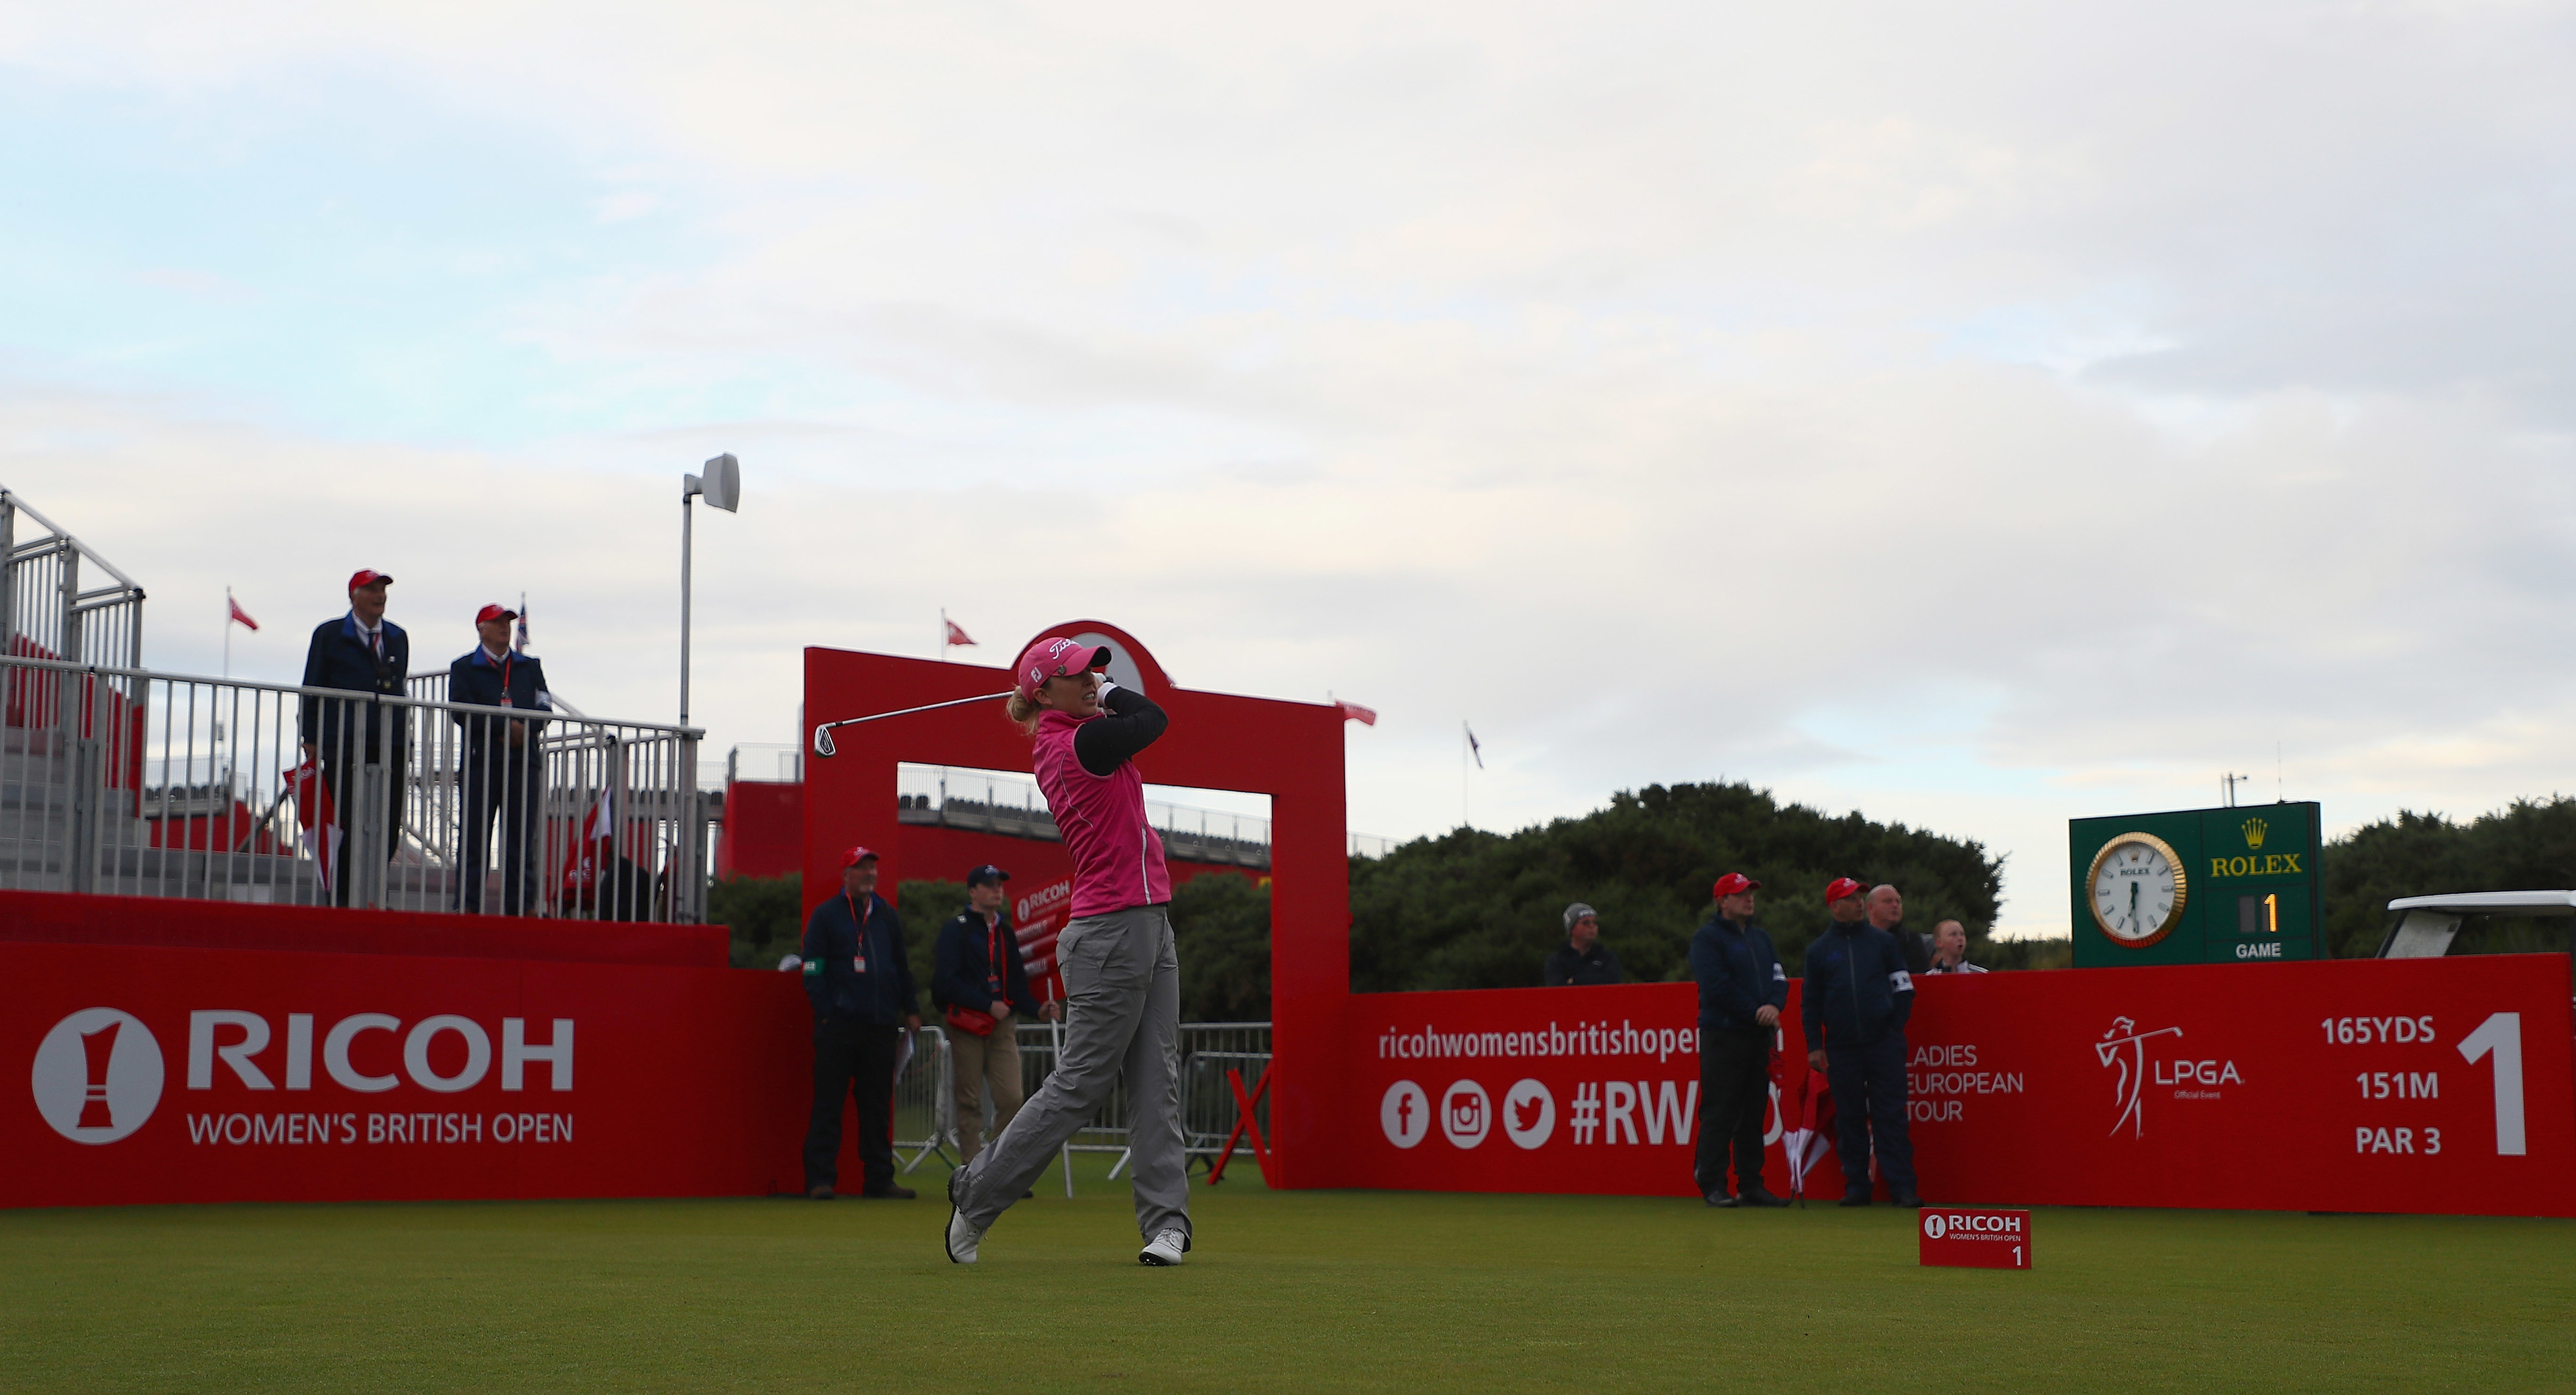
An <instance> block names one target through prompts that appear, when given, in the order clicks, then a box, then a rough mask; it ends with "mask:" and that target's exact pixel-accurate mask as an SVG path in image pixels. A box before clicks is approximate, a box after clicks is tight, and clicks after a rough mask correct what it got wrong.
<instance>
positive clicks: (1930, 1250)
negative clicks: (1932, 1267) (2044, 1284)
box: [1920, 1207, 2030, 1269]
mask: <svg viewBox="0 0 2576 1395" xmlns="http://www.w3.org/2000/svg"><path fill="white" fill-rule="evenodd" d="M1920 1236H1921V1240H1922V1250H1921V1258H1922V1262H1923V1263H1925V1264H1939V1265H1948V1266H1951V1267H1953V1268H1966V1269H2028V1268H2029V1267H2030V1213H2029V1212H2028V1211H1994V1210H1985V1209H1966V1208H1960V1207H1943V1208H1940V1209H1937V1210H1935V1209H1932V1208H1929V1207H1927V1208H1925V1210H1924V1212H1923V1224H1922V1228H1921V1231H1920Z"/></svg>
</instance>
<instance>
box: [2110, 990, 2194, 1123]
mask: <svg viewBox="0 0 2576 1395" xmlns="http://www.w3.org/2000/svg"><path fill="white" fill-rule="evenodd" d="M2165 1036H2169V1037H2173V1038H2174V1039H2176V1040H2180V1039H2181V1037H2182V1028H2180V1027H2158V1028H2156V1029H2155V1030H2154V1031H2152V1032H2141V1031H2139V1030H2138V1024H2137V1023H2136V1022H2134V1021H2132V1020H2130V1019H2128V1018H2126V1017H2117V1018H2113V1019H2112V1020H2111V1029H2110V1030H2109V1031H2107V1032H2104V1033H2103V1034H2102V1039H2101V1040H2100V1041H2097V1042H2095V1043H2093V1055H2094V1058H2095V1059H2097V1060H2099V1061H2100V1062H2101V1063H2102V1067H2103V1069H2105V1070H2109V1069H2111V1068H2113V1067H2117V1068H2118V1069H2119V1072H2120V1075H2119V1079H2118V1080H2117V1081H2116V1082H2114V1083H2113V1085H2112V1087H2111V1090H2112V1097H2113V1099H2114V1100H2115V1101H2116V1102H2117V1103H2118V1104H2119V1106H2120V1117H2119V1118H2118V1119H2116V1120H2113V1121H2112V1124H2111V1136H2112V1137H2114V1138H2116V1137H2118V1136H2119V1133H2120V1130H2121V1129H2122V1128H2124V1127H2125V1128H2128V1129H2130V1130H2131V1132H2130V1137H2132V1138H2144V1137H2146V1136H2147V1116H2146V1109H2145V1104H2146V1090H2147V1043H2148V1042H2149V1041H2152V1040H2154V1039H2155V1038H2157V1037H2165Z"/></svg>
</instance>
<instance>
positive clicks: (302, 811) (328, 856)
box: [286, 760, 340, 891]
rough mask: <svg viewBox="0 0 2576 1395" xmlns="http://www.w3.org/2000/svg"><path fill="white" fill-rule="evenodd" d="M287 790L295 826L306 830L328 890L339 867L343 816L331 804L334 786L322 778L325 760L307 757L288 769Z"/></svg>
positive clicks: (309, 848) (306, 841)
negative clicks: (292, 804) (292, 800)
mask: <svg viewBox="0 0 2576 1395" xmlns="http://www.w3.org/2000/svg"><path fill="white" fill-rule="evenodd" d="M286 792H287V793H288V794H290V795H292V796H294V798H295V822H296V825H297V826H298V827H300V828H302V829H303V830H304V847H305V850H306V851H307V852H309V853H311V854H312V857H313V864H314V868H315V870H317V871H319V872H320V873H321V874H322V887H323V889H324V890H326V891H327V890H329V889H330V886H331V879H332V877H333V876H334V875H335V874H336V873H337V872H338V871H339V869H340V815H339V811H338V810H336V809H334V808H333V807H332V806H331V785H330V782H328V781H326V780H324V779H323V778H322V763H321V762H320V761H318V760H308V761H306V762H304V763H303V764H302V765H299V766H297V767H295V768H294V769H293V770H290V771H287V772H286Z"/></svg>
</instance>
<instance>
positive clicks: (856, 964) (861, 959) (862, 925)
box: [841, 888, 868, 974]
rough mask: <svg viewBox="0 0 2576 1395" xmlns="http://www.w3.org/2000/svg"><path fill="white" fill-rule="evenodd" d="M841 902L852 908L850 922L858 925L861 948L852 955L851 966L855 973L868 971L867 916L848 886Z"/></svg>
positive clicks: (858, 940) (843, 891) (842, 893)
mask: <svg viewBox="0 0 2576 1395" xmlns="http://www.w3.org/2000/svg"><path fill="white" fill-rule="evenodd" d="M841 904H842V905H845V906H847V907H849V908H850V923H851V924H853V925H856V926H857V927H858V936H857V942H858V946H859V949H858V953H856V954H854V955H852V956H850V968H851V970H852V971H853V972H855V973H862V974H863V973H866V972H867V971H868V922H867V918H866V917H864V916H862V915H860V914H859V903H858V902H856V901H853V900H851V899H850V893H849V891H848V890H847V889H846V888H844V889H843V890H842V892H841Z"/></svg>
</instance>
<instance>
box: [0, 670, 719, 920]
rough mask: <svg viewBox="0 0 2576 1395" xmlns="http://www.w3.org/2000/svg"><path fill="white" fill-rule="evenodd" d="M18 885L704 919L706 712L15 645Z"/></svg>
mask: <svg viewBox="0 0 2576 1395" xmlns="http://www.w3.org/2000/svg"><path fill="white" fill-rule="evenodd" d="M0 686H5V689H6V691H7V692H8V693H9V694H10V695H11V698H12V701H11V702H10V704H9V707H8V710H7V712H6V713H5V714H0V715H4V716H5V720H0V887H8V888H16V889H25V890H45V891H75V892H93V893H104V894H118V895H134V896H174V897H191V898H197V899H206V900H231V901H252V902H267V903H278V904H297V905H353V906H375V907H387V908H392V909H399V910H416V911H465V912H468V913H475V912H481V913H491V914H524V915H541V916H559V917H572V918H580V919H604V920H652V921H670V922H695V921H696V920H697V919H698V918H699V916H700V911H701V902H702V900H703V888H704V886H705V883H706V872H705V864H706V848H707V838H706V819H707V815H708V807H707V805H706V802H705V801H704V799H702V797H701V796H700V795H699V794H698V792H697V791H696V790H695V789H694V788H693V787H692V786H693V782H694V772H695V766H696V753H697V745H698V734H697V733H696V732H694V731H686V730H683V729H681V728H678V727H673V726H666V725H660V724H656V723H649V722H619V721H607V720H602V719H598V718H589V717H577V716H571V715H568V714H566V713H563V712H560V711H547V712H543V713H537V712H531V711H530V710H528V709H512V708H503V707H476V706H471V705H467V704H460V703H450V702H440V701H431V700H427V699H423V698H417V697H408V696H403V697H397V696H392V695H377V694H369V693H352V692H347V691H343V690H340V689H334V688H303V687H293V686H286V685H280V684H269V683H253V682H245V681H236V680H227V679H217V678H198V677H184V676H177V675H169V674H158V673H152V672H149V671H147V670H143V669H140V668H133V667H126V666H110V665H100V664H73V663H66V662H62V661H58V660H51V659H41V658H29V657H24V656H0Z"/></svg>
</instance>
